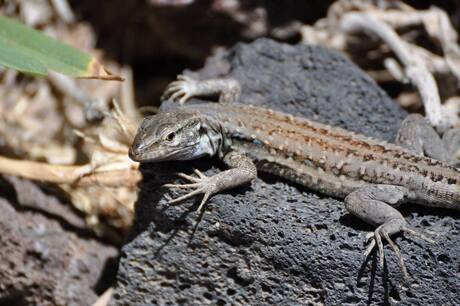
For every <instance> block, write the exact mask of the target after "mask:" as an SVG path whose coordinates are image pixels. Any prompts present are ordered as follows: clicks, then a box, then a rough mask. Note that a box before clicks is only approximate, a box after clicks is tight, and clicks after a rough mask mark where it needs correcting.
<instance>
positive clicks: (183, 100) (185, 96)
mask: <svg viewBox="0 0 460 306" xmlns="http://www.w3.org/2000/svg"><path fill="white" fill-rule="evenodd" d="M189 98H190V95H189V94H188V93H186V94H185V95H184V96H183V97H182V98H180V99H179V103H180V104H184V103H185V102H187V100H188V99H189Z"/></svg>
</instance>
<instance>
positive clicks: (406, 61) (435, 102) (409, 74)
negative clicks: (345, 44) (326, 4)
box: [340, 13, 450, 131]
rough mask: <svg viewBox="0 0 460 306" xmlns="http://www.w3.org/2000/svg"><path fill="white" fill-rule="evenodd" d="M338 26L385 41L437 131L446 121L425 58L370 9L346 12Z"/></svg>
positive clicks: (446, 125) (444, 125) (443, 127)
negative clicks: (413, 50) (415, 51)
mask: <svg viewBox="0 0 460 306" xmlns="http://www.w3.org/2000/svg"><path fill="white" fill-rule="evenodd" d="M340 28H341V30H342V31H344V32H345V33H356V32H364V33H371V34H372V35H375V36H377V37H379V38H380V39H381V40H382V41H383V42H385V43H386V44H387V45H388V46H389V47H390V49H391V50H392V51H393V52H394V53H395V55H396V56H397V57H398V59H399V61H400V62H401V63H402V65H403V66H404V74H405V76H406V78H407V79H408V81H409V82H410V83H411V84H412V85H414V86H415V87H416V88H417V90H418V92H419V94H420V96H421V100H422V103H423V105H424V107H425V113H426V116H427V117H428V119H429V120H430V122H431V124H432V125H433V126H434V127H436V128H437V129H439V130H441V131H443V130H445V129H446V128H447V127H448V126H449V125H450V124H449V123H448V122H445V120H443V119H444V118H443V115H442V109H441V100H440V97H439V91H438V87H437V84H436V81H435V79H434V77H433V75H432V74H431V73H430V71H429V70H428V68H427V67H426V65H425V62H424V61H423V60H422V59H421V58H420V57H419V56H417V54H414V53H413V52H411V51H410V48H409V47H408V44H407V43H405V42H404V41H402V40H401V39H400V37H399V36H398V35H397V34H396V32H395V31H394V30H393V29H392V28H391V27H390V26H389V25H388V24H386V23H385V22H384V21H382V20H379V19H378V18H377V17H376V16H373V14H372V13H348V14H346V15H344V16H343V18H342V20H341V23H340Z"/></svg>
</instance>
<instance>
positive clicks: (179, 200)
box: [168, 188, 203, 204]
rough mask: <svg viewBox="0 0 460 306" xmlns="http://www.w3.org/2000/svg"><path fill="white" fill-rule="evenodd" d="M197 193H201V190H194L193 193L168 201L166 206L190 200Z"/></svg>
mask: <svg viewBox="0 0 460 306" xmlns="http://www.w3.org/2000/svg"><path fill="white" fill-rule="evenodd" d="M199 193H203V189H201V188H199V189H196V190H194V191H191V192H189V193H187V194H185V195H183V196H181V197H178V198H175V199H173V200H171V201H168V204H175V203H179V202H182V201H184V200H187V199H190V198H191V197H193V196H194V195H197V194H199Z"/></svg>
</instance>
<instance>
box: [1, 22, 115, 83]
mask: <svg viewBox="0 0 460 306" xmlns="http://www.w3.org/2000/svg"><path fill="white" fill-rule="evenodd" d="M0 65H3V66H6V67H9V68H12V69H16V70H18V71H21V72H24V73H29V74H35V75H46V74H47V73H48V71H49V70H53V71H56V72H59V73H63V74H66V75H69V76H73V77H78V78H93V79H104V80H122V78H121V77H119V76H116V75H112V74H111V73H110V72H109V71H108V70H107V69H105V68H104V67H103V66H102V65H101V64H100V63H99V62H98V61H97V60H96V59H95V58H92V57H91V56H90V55H89V54H87V53H84V52H82V51H80V50H78V49H75V48H73V47H70V46H68V45H66V44H63V43H61V42H60V41H58V40H56V39H54V38H51V37H49V36H47V35H45V34H43V33H41V32H39V31H37V30H35V29H32V28H29V27H27V26H25V25H24V24H22V23H20V22H18V21H16V20H14V19H11V18H8V17H5V16H0Z"/></svg>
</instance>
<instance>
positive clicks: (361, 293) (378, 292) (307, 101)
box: [112, 39, 460, 305]
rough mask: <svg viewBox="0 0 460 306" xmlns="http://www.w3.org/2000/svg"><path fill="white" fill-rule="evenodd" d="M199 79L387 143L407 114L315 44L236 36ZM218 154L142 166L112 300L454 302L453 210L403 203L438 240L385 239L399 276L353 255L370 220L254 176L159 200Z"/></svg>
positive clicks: (457, 224)
mask: <svg viewBox="0 0 460 306" xmlns="http://www.w3.org/2000/svg"><path fill="white" fill-rule="evenodd" d="M192 75H195V76H200V77H203V78H207V77H210V76H217V75H230V76H232V77H235V78H237V79H238V80H240V81H241V83H242V84H243V97H242V100H243V101H248V103H252V104H256V105H265V106H268V107H272V108H275V109H279V110H283V111H285V112H289V113H292V114H295V115H299V116H305V117H308V118H313V119H316V120H318V121H321V122H325V123H329V124H334V125H339V126H342V127H345V128H348V129H351V130H354V131H360V132H362V133H365V134H367V135H371V136H374V137H377V138H381V139H385V140H392V139H393V137H394V136H395V133H396V131H397V129H398V127H399V125H400V123H401V120H402V118H403V117H404V116H405V115H406V114H405V112H404V111H402V110H401V109H400V108H399V107H398V106H397V105H396V103H395V102H394V101H392V100H391V99H390V98H389V97H388V96H387V95H386V94H385V93H384V92H383V91H382V90H381V89H380V88H378V87H377V85H376V84H375V83H374V82H373V81H372V80H371V79H370V78H369V77H368V76H367V75H365V74H364V73H363V72H362V71H361V70H360V69H359V68H357V67H356V66H354V65H353V64H352V63H350V62H349V61H348V60H346V59H345V58H343V57H342V56H340V55H338V54H336V53H334V52H332V51H329V50H326V49H324V48H321V47H311V46H302V45H299V46H289V45H284V44H279V43H276V42H273V41H270V40H267V39H261V40H257V41H255V42H253V43H251V44H238V45H237V46H236V47H235V48H233V50H232V51H230V52H229V53H228V54H223V55H221V56H220V57H216V58H213V59H211V60H210V61H208V64H207V66H206V67H205V68H204V69H203V70H202V71H200V72H198V73H196V74H192ZM220 166H221V164H219V162H218V161H216V160H215V159H207V160H206V159H204V160H199V161H194V162H187V163H185V162H184V163H180V162H176V163H162V164H156V165H154V164H150V165H143V167H142V170H143V172H144V175H145V177H144V180H143V183H142V185H141V186H140V197H139V200H138V203H137V205H136V217H135V224H134V227H133V231H132V237H131V241H130V242H128V243H127V244H126V245H125V246H124V247H123V250H122V258H121V261H120V266H119V272H118V281H117V285H116V287H115V291H114V296H113V297H114V298H113V300H112V305H313V304H315V305H355V304H370V305H381V304H397V303H398V302H399V303H400V304H401V305H441V304H442V305H452V304H454V303H455V301H457V302H458V300H459V299H460V296H459V293H458V292H457V289H458V288H459V287H460V281H459V259H458V257H459V254H460V238H459V231H460V221H459V214H458V212H452V211H445V210H441V209H429V208H424V207H419V206H417V205H413V206H410V205H407V206H403V207H402V211H403V214H404V215H405V216H406V219H407V221H408V222H409V224H410V225H411V226H412V227H413V228H416V229H418V230H420V231H423V232H426V233H427V235H429V236H431V237H433V238H434V239H435V240H436V241H437V242H438V243H437V245H429V244H428V243H425V242H424V241H419V240H417V239H411V238H410V239H406V238H405V237H403V236H402V235H400V236H397V237H395V240H396V243H397V244H398V245H399V246H400V248H401V249H402V253H403V256H404V259H405V261H406V266H407V268H408V271H409V274H410V276H411V279H410V282H409V283H408V284H405V283H404V281H403V276H402V272H401V271H400V269H399V266H398V264H397V260H396V256H395V255H394V254H393V253H392V252H391V250H390V249H389V248H388V247H387V246H386V247H385V253H386V255H387V256H386V265H385V267H384V269H383V270H382V269H380V268H379V267H378V262H377V257H376V256H375V253H371V255H370V256H369V258H368V260H367V261H364V258H363V252H364V250H365V245H364V235H365V234H366V233H367V232H368V231H370V230H372V227H370V226H368V225H367V224H365V223H363V222H361V221H359V220H358V219H356V218H355V217H353V216H351V215H350V214H348V213H347V212H346V210H345V208H344V205H343V202H342V201H340V200H338V199H333V198H330V197H327V196H324V195H319V194H314V193H311V192H310V191H309V190H308V189H306V188H304V187H302V186H299V185H295V184H292V183H290V182H287V181H284V180H282V179H279V178H277V177H273V176H269V175H266V174H263V173H261V174H260V175H259V178H258V179H257V180H256V181H255V182H254V183H253V184H252V185H251V186H246V187H241V188H237V189H235V190H231V191H229V192H228V193H225V194H219V195H216V196H214V197H212V198H211V200H210V201H209V203H208V205H207V207H206V211H205V213H204V215H202V216H201V217H202V218H201V219H200V218H199V216H197V215H196V214H195V213H194V209H196V207H197V205H198V203H199V199H194V200H190V201H187V202H185V203H183V204H181V205H177V206H168V205H166V204H165V202H166V201H167V198H166V197H165V194H169V195H170V196H172V197H175V196H177V195H178V194H177V193H176V192H175V191H167V190H166V189H164V188H162V187H161V185H162V184H164V183H166V182H168V183H169V182H172V181H174V180H176V181H177V177H175V176H174V175H173V173H174V172H176V171H185V172H187V173H191V169H192V168H193V167H197V168H199V169H200V170H203V171H206V174H208V175H211V174H213V173H215V172H217V171H219V167H220Z"/></svg>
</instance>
